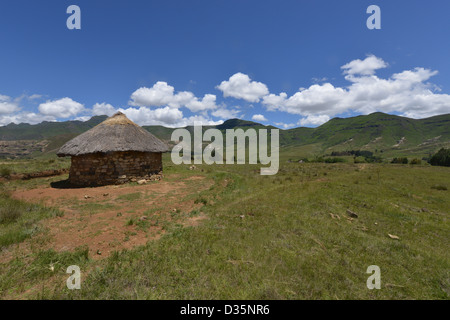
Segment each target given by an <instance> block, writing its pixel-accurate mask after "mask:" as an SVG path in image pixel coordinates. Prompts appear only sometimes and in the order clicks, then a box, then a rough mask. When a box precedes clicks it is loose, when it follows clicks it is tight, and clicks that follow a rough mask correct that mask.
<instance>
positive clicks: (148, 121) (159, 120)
mask: <svg viewBox="0 0 450 320" xmlns="http://www.w3.org/2000/svg"><path fill="white" fill-rule="evenodd" d="M119 111H121V112H123V113H124V114H125V115H126V116H127V117H128V118H129V119H130V120H132V121H133V122H135V123H137V124H139V125H141V126H143V125H147V126H148V125H160V126H165V127H171V128H177V127H185V126H188V125H193V124H194V122H195V121H196V122H199V123H202V124H204V125H216V124H220V123H222V122H223V121H212V120H210V119H208V118H206V117H203V116H200V115H195V116H191V117H184V115H183V112H182V111H181V110H179V109H174V108H170V107H164V108H157V109H150V108H147V107H140V108H127V109H123V108H120V109H119Z"/></svg>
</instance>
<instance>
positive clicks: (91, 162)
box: [69, 151, 162, 186]
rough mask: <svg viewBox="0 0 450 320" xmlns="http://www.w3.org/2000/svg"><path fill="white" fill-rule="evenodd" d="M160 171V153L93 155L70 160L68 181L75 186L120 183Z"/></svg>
mask: <svg viewBox="0 0 450 320" xmlns="http://www.w3.org/2000/svg"><path fill="white" fill-rule="evenodd" d="M161 171H162V159H161V153H153V152H134V151H125V152H111V153H94V154H87V155H81V156H73V157H72V164H71V167H70V173H69V181H70V183H71V184H73V185H78V186H96V185H109V184H121V183H125V182H129V181H132V180H133V181H134V180H135V179H137V180H139V179H145V178H148V177H149V176H150V175H152V174H155V173H159V172H161Z"/></svg>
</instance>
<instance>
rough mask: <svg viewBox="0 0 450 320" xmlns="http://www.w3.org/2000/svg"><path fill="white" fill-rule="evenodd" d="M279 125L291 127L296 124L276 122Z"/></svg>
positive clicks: (286, 127)
mask: <svg viewBox="0 0 450 320" xmlns="http://www.w3.org/2000/svg"><path fill="white" fill-rule="evenodd" d="M275 125H276V126H277V127H282V128H283V129H290V128H293V127H294V126H295V124H294V123H284V122H275Z"/></svg>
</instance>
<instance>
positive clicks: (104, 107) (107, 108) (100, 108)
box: [92, 102, 117, 116]
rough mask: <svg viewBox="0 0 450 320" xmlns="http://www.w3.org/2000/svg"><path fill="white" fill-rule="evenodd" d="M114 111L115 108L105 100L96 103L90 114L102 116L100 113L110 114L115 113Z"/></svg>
mask: <svg viewBox="0 0 450 320" xmlns="http://www.w3.org/2000/svg"><path fill="white" fill-rule="evenodd" d="M116 111H117V110H116V108H114V107H113V106H112V105H110V104H109V103H105V102H103V103H96V104H94V106H93V107H92V114H93V115H94V116H102V115H107V116H112V115H113V114H114V113H116Z"/></svg>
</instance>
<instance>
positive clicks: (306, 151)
mask: <svg viewBox="0 0 450 320" xmlns="http://www.w3.org/2000/svg"><path fill="white" fill-rule="evenodd" d="M104 119H105V116H100V117H93V118H92V119H90V120H89V121H86V122H81V121H67V122H60V123H58V122H43V123H41V124H38V125H28V124H20V125H15V124H10V125H8V126H5V127H0V140H36V141H39V140H44V139H45V140H46V141H48V146H47V147H46V148H45V150H44V156H48V155H51V154H54V153H56V151H57V150H58V149H59V148H60V147H61V146H62V145H63V144H64V143H65V142H66V141H68V140H70V139H72V138H73V137H75V136H77V135H78V134H80V133H82V132H84V131H86V130H89V129H90V128H92V127H93V126H95V125H97V124H98V123H100V122H101V121H103V120H104ZM186 128H187V129H188V130H190V131H191V132H193V127H192V126H189V127H186ZM209 128H215V129H219V130H221V131H222V132H224V133H225V131H226V130H227V129H237V128H241V129H243V130H247V129H249V128H252V129H256V130H258V129H274V128H275V127H273V126H264V125H262V124H260V123H256V122H252V121H246V120H240V119H230V120H227V121H225V122H224V123H223V124H221V125H218V126H204V127H203V130H207V129H209ZM144 129H146V130H148V131H149V132H151V133H153V134H154V135H155V136H157V137H158V138H160V139H162V140H164V141H166V142H169V141H170V140H171V134H172V132H173V130H174V129H172V128H166V127H163V126H144ZM280 145H281V146H282V152H283V154H284V156H286V157H287V156H292V157H294V158H295V157H312V156H317V155H324V154H325V155H326V154H331V152H333V151H350V150H367V151H372V152H374V153H375V154H376V155H377V156H382V157H394V156H414V157H419V158H421V157H423V156H427V155H429V154H431V153H434V152H436V151H437V150H438V149H440V148H441V147H449V146H450V114H445V115H439V116H435V117H431V118H427V119H418V120H416V119H409V118H405V117H400V116H395V115H389V114H384V113H380V112H376V113H373V114H370V115H364V116H356V117H351V118H334V119H331V120H330V121H328V122H327V123H325V124H323V125H321V126H319V127H317V128H305V127H300V128H294V129H289V130H280ZM33 155H34V156H38V157H39V156H41V155H40V154H39V152H38V153H34V154H33Z"/></svg>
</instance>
